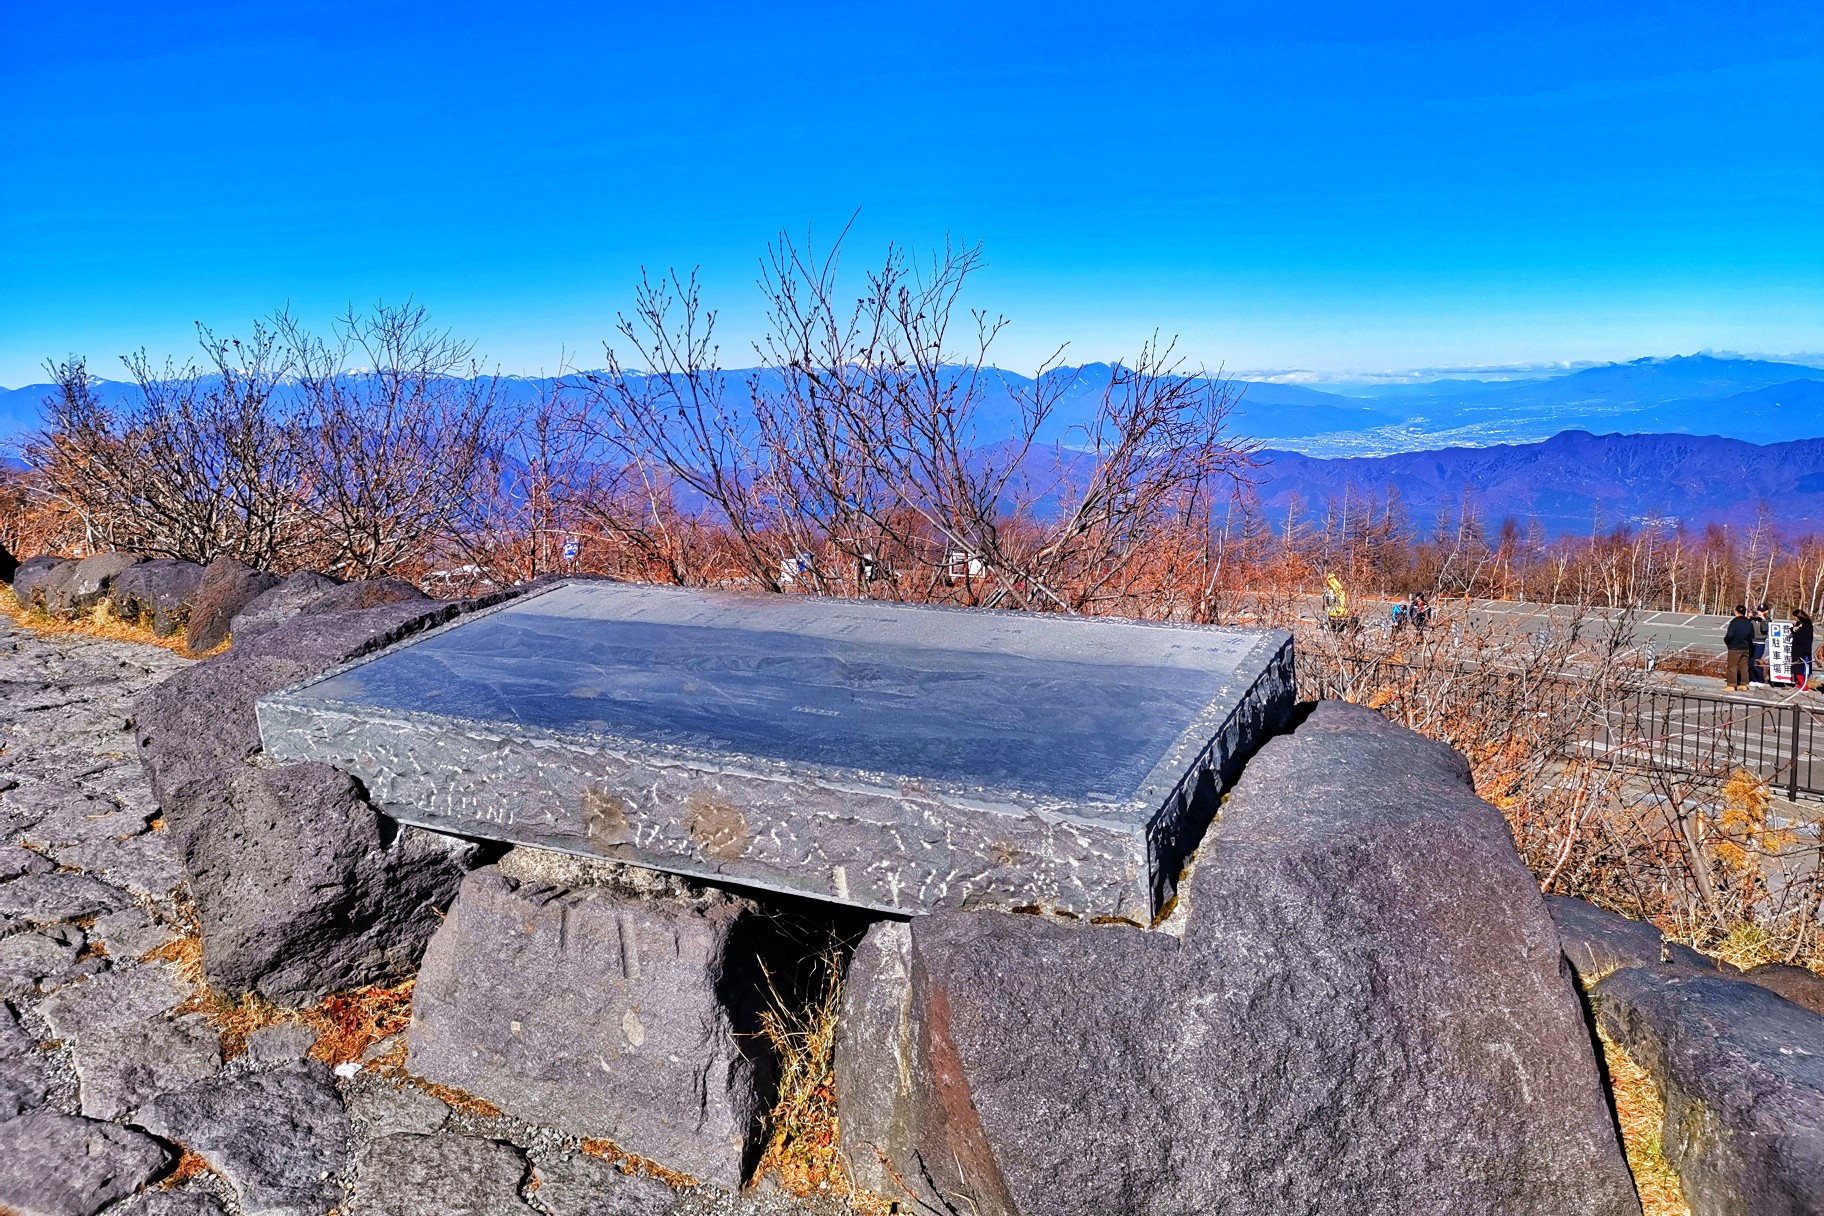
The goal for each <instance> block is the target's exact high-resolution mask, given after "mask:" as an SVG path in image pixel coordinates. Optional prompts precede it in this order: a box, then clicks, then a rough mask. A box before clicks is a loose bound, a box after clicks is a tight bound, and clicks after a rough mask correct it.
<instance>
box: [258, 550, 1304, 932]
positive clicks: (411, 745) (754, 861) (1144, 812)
mask: <svg viewBox="0 0 1824 1216" xmlns="http://www.w3.org/2000/svg"><path fill="white" fill-rule="evenodd" d="M568 585H569V584H568V583H562V582H560V583H557V584H554V585H553V586H552V587H550V588H547V589H544V590H547V591H549V590H556V589H557V588H559V587H563V586H568ZM541 593H542V592H535V593H534V594H535V595H536V594H541ZM526 601H527V597H521V598H519V599H516V600H514V601H512V606H513V607H523V606H524V605H525V603H526ZM505 607H507V605H501V606H500V607H499V608H492V609H487V610H484V611H483V612H477V613H471V614H468V615H466V616H464V617H463V618H461V619H460V620H458V621H456V622H454V623H452V624H450V625H446V626H443V627H442V628H444V629H450V628H458V627H460V626H461V625H462V624H466V623H467V622H469V621H473V620H475V619H477V618H478V617H480V616H483V615H486V614H487V613H489V612H493V611H500V610H501V609H503V608H505ZM905 607H906V608H907V610H911V611H920V612H956V613H969V612H972V611H977V610H969V609H956V608H945V607H929V606H923V605H920V606H917V607H916V608H914V607H913V606H910V605H907V606H905ZM1110 626H1111V627H1144V628H1157V629H1179V628H1195V627H1193V626H1182V625H1174V624H1169V623H1158V622H1132V621H1121V622H1119V623H1116V622H1113V621H1111V622H1110ZM437 632H441V630H432V631H428V632H426V633H423V634H419V635H417V636H416V637H415V638H413V639H411V640H410V641H407V642H405V643H402V645H411V644H413V643H415V642H418V641H422V640H423V639H425V638H427V637H430V636H432V635H433V634H435V633H437ZM390 650H391V648H389V649H388V650H382V651H379V652H377V653H376V654H373V655H369V656H364V657H363V658H361V659H358V660H356V661H355V662H353V663H349V664H344V665H342V666H340V667H337V668H333V669H331V670H330V671H327V672H325V673H324V674H323V675H321V676H318V677H316V678H314V679H312V680H308V681H305V682H303V683H300V684H298V685H294V686H293V687H291V688H288V689H284V690H282V691H280V692H278V693H274V694H272V695H269V696H267V697H264V698H262V699H261V700H260V702H259V703H258V707H257V713H258V717H259V725H260V735H261V739H262V741H263V744H264V747H265V750H266V751H267V753H268V754H270V755H272V756H274V757H275V758H277V759H281V760H319V761H324V762H327V763H330V764H333V765H335V766H337V767H339V768H342V769H345V770H346V771H348V772H351V773H353V774H354V775H355V776H357V777H359V778H360V779H361V780H362V781H363V782H364V783H365V784H366V786H367V789H368V794H369V797H370V798H371V799H372V800H373V801H374V802H375V803H376V804H377V805H380V806H381V807H383V808H384V809H385V810H386V811H387V813H388V814H390V815H392V816H394V817H395V818H397V819H399V820H401V821H402V822H405V823H410V824H415V825H417V826H420V827H426V828H431V829H436V830H442V831H448V832H457V833H461V834H464V835H469V836H479V837H484V838H488V839H495V840H504V841H510V842H513V843H516V844H528V845H535V846H538V847H540V848H548V849H558V850H561V851H564V852H571V853H579V854H583V855H585V856H594V857H605V858H612V859H614V860H617V861H625V862H629V863H632V864H636V865H643V866H648V867H651V868H654V869H660V870H668V871H671V872H674V873H679V874H686V875H691V876H693V877H698V878H706V879H710V880H716V881H724V882H734V883H739V884H742V885H745V886H751V887H756V888H760V889H763V890H775V891H782V892H787V893H790V894H794V895H805V896H810V897H812V898H816V899H824V900H831V901H835V902H839V903H845V904H852V905H856V906H860V907H866V908H872V909H876V910H880V911H887V912H898V913H901V914H907V913H919V912H924V911H929V910H931V909H935V908H967V907H976V906H984V905H986V906H997V907H1020V906H1027V905H1034V906H1041V907H1046V908H1052V909H1056V910H1059V911H1064V912H1069V913H1074V914H1076V915H1079V916H1085V917H1114V918H1120V919H1124V920H1129V921H1133V922H1135V923H1139V924H1145V923H1149V922H1150V921H1151V920H1152V918H1153V916H1154V914H1155V913H1156V912H1157V911H1158V910H1159V909H1160V908H1162V907H1163V906H1164V905H1165V904H1166V903H1167V902H1169V900H1170V899H1171V897H1172V895H1173V894H1174V892H1175V889H1176V883H1177V877H1178V872H1179V870H1180V868H1181V867H1182V865H1183V862H1184V860H1185V858H1186V857H1188V856H1189V855H1190V853H1191V852H1192V850H1194V849H1195V848H1196V846H1197V843H1198V841H1199V840H1200V839H1201V838H1202V835H1203V832H1204V830H1205V829H1206V828H1207V827H1208V826H1209V823H1210V821H1211V820H1212V819H1213V818H1214V815H1215V811H1216V806H1217V802H1218V798H1219V795H1220V793H1221V792H1222V790H1223V789H1224V788H1226V787H1227V785H1228V784H1229V783H1230V782H1232V781H1233V780H1234V778H1235V776H1236V774H1237V773H1238V772H1239V771H1240V767H1241V765H1242V764H1243V763H1244V762H1245V761H1246V759H1247V758H1248V756H1249V755H1251V754H1252V753H1253V752H1254V750H1255V749H1257V748H1258V747H1259V746H1260V745H1261V744H1262V743H1264V742H1265V741H1266V739H1267V738H1268V737H1270V736H1271V735H1272V734H1274V733H1275V732H1277V731H1279V730H1281V729H1283V727H1284V725H1285V723H1286V721H1287V720H1288V717H1289V715H1290V713H1291V709H1292V704H1293V700H1294V683H1293V655H1292V640H1291V636H1290V635H1289V634H1286V633H1284V632H1280V631H1259V640H1258V641H1257V642H1256V643H1255V644H1254V645H1253V646H1252V647H1250V648H1249V650H1248V651H1247V653H1246V654H1245V656H1244V657H1243V658H1242V660H1241V661H1239V662H1238V663H1237V664H1236V668H1235V672H1236V674H1235V678H1234V679H1233V680H1232V681H1230V682H1228V683H1227V684H1225V685H1224V686H1223V687H1222V688H1221V689H1220V690H1219V692H1218V693H1217V695H1216V696H1214V697H1213V698H1211V700H1210V701H1209V702H1208V703H1207V704H1206V706H1205V707H1204V710H1203V711H1202V712H1201V713H1200V714H1199V715H1198V717H1197V718H1196V719H1195V720H1194V721H1193V722H1192V723H1191V724H1190V726H1189V727H1188V729H1186V730H1185V731H1184V732H1183V733H1182V734H1181V735H1180V736H1179V738H1178V739H1177V740H1176V742H1175V743H1173V744H1172V746H1171V747H1170V748H1169V749H1168V750H1167V751H1166V753H1165V755H1164V756H1163V758H1162V759H1161V760H1160V762H1159V763H1158V764H1157V765H1156V766H1155V767H1154V768H1153V770H1152V772H1151V773H1149V774H1148V776H1147V777H1146V779H1145V780H1144V781H1142V782H1141V784H1140V787H1139V791H1138V794H1137V795H1136V798H1135V799H1134V800H1132V801H1131V802H1128V803H1113V804H1103V803H1098V804H1095V805H1094V806H1089V805H1086V804H1082V803H1078V802H1074V801H1070V800H1067V799H1057V798H1048V797H1041V796H1035V795H1031V794H1027V793H1023V792H1017V791H1001V790H985V789H983V788H981V787H979V786H971V785H965V784H957V783H949V782H943V781H936V780H930V779H923V778H919V779H911V778H905V777H901V776H898V775H896V774H892V773H883V772H869V771H864V770H860V769H844V768H836V767H831V766H826V765H817V764H809V763H801V762H783V761H777V760H772V759H765V758H760V757H753V756H744V755H739V754H735V753H731V752H715V751H705V750H698V749H693V748H687V747H679V746H672V745H665V744H659V743H652V742H646V741H628V740H624V739H617V738H615V737H613V736H609V735H598V734H588V733H581V732H575V733H573V732H565V731H556V730H549V729H544V728H537V727H527V726H517V727H515V728H514V730H513V731H512V732H511V733H507V732H504V731H502V730H499V729H493V728H491V727H490V726H489V724H486V723H481V722H466V721H461V720H458V719H453V718H450V717H447V716H443V715H438V714H426V713H418V712H410V711H398V710H385V711H381V710H375V709H374V708H373V707H371V706H365V705H359V704H353V703H346V704H341V705H338V704H337V703H336V702H334V701H329V700H310V701H305V700H302V699H300V698H299V696H298V694H300V693H302V692H303V691H304V690H306V689H309V688H311V687H313V686H314V685H317V684H321V683H324V682H326V681H329V680H333V679H334V678H336V677H337V676H339V675H341V674H342V673H344V672H346V671H349V670H351V669H352V668H354V667H357V666H360V665H361V664H364V663H368V662H372V661H374V660H376V659H378V658H380V657H382V656H384V655H385V654H387V653H390Z"/></svg>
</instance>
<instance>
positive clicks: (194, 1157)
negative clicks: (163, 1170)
mask: <svg viewBox="0 0 1824 1216" xmlns="http://www.w3.org/2000/svg"><path fill="white" fill-rule="evenodd" d="M178 1149H179V1150H180V1151H179V1153H178V1157H177V1164H176V1165H174V1166H173V1167H172V1168H171V1172H170V1173H169V1174H166V1175H165V1176H164V1177H163V1178H160V1179H159V1180H158V1188H159V1189H160V1190H170V1189H171V1188H172V1187H178V1186H182V1185H183V1184H184V1183H186V1182H189V1181H190V1180H191V1179H192V1178H198V1177H201V1176H202V1175H204V1174H213V1173H215V1170H214V1169H213V1168H211V1167H210V1165H209V1163H208V1162H207V1161H205V1160H203V1157H202V1154H201V1153H198V1152H197V1151H196V1150H195V1149H191V1148H185V1147H184V1146H183V1145H181V1144H180V1145H179V1146H178Z"/></svg>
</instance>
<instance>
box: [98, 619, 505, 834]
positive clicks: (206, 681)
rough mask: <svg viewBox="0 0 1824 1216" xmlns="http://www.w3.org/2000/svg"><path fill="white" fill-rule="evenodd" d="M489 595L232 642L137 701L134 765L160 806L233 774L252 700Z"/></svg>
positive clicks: (251, 732)
mask: <svg viewBox="0 0 1824 1216" xmlns="http://www.w3.org/2000/svg"><path fill="white" fill-rule="evenodd" d="M494 602H497V599H480V600H468V601H463V602H461V603H436V602H430V603H424V602H417V603H392V604H386V605H382V606H380V607H377V608H368V609H361V610H355V611H345V612H335V613H328V614H324V615H320V616H310V617H294V618H291V619H289V620H286V621H284V622H283V623H281V624H279V625H276V626H274V627H272V628H271V629H268V630H266V631H265V632H263V633H259V634H257V635H256V636H254V637H252V638H249V639H245V640H240V641H237V642H236V644H235V645H234V646H233V647H232V648H231V649H230V650H229V651H228V652H227V653H225V654H220V655H217V656H216V657H214V658H212V659H209V660H208V661H206V662H202V663H197V664H195V665H193V666H191V667H187V668H185V669H184V670H182V671H179V672H178V673H177V674H175V675H173V676H172V677H171V678H170V679H168V680H166V681H165V682H164V683H162V684H159V685H157V686H156V687H154V688H152V689H150V690H148V691H147V692H146V694H145V695H144V696H142V697H141V698H140V699H139V701H138V702H137V703H136V704H135V706H134V709H133V724H134V730H135V733H136V737H137V741H138V744H139V758H140V764H141V765H142V766H143V767H144V768H145V770H146V776H147V777H148V779H150V781H151V782H152V790H153V793H154V794H156V795H157V796H158V800H159V803H160V805H163V806H166V807H167V809H169V802H170V799H171V795H172V794H174V793H175V792H176V791H177V790H178V789H179V788H180V787H181V786H183V785H186V784H188V783H189V782H191V781H196V780H199V779H201V778H205V777H209V776H212V775H216V774H221V773H225V772H229V771H232V770H233V769H235V768H238V767H239V766H240V765H241V764H242V763H244V762H245V761H246V760H247V759H248V758H249V757H251V756H253V755H255V754H256V753H258V751H259V750H260V728H259V723H258V721H257V720H256V719H255V717H254V702H255V701H257V700H258V699H259V698H261V697H263V696H265V695H266V694H267V693H269V692H276V691H278V690H279V689H281V688H285V687H287V686H288V685H291V684H296V683H297V682H299V681H300V680H306V679H309V678H310V677H312V676H315V675H321V674H322V673H323V672H325V671H327V670H328V669H329V668H331V667H334V666H336V665H337V664H339V663H346V662H348V661H349V660H351V659H355V658H358V657H360V656H361V655H363V654H367V653H368V652H370V651H373V650H378V649H379V648H381V647H383V646H387V645H390V644H391V643H393V642H395V641H398V640H399V639H401V638H404V637H409V636H410V635H411V634H413V633H416V632H418V631H419V630H422V629H428V628H431V627H433V626H436V625H441V624H443V623H444V622H445V621H448V620H450V619H451V618H453V617H454V616H456V615H457V614H459V613H461V612H466V611H472V610H474V609H476V608H480V607H485V606H487V605H488V604H490V603H494Z"/></svg>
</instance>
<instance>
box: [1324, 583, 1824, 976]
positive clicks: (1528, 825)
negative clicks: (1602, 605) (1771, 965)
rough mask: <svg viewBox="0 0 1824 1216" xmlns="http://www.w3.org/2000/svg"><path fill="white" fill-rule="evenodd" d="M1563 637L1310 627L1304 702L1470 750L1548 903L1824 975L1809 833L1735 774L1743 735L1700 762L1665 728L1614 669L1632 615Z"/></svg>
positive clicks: (1715, 736)
mask: <svg viewBox="0 0 1824 1216" xmlns="http://www.w3.org/2000/svg"><path fill="white" fill-rule="evenodd" d="M1555 620H1556V622H1557V623H1556V627H1555V628H1553V629H1551V630H1549V631H1540V630H1538V629H1536V628H1523V627H1518V626H1516V625H1514V624H1513V623H1511V622H1501V621H1489V622H1486V623H1483V624H1475V623H1474V622H1473V621H1472V620H1471V619H1470V617H1469V614H1468V613H1467V612H1460V611H1459V612H1452V613H1451V614H1450V616H1449V617H1448V618H1447V619H1446V620H1444V621H1442V622H1440V623H1438V624H1434V625H1433V627H1432V628H1431V629H1430V630H1429V631H1428V632H1425V633H1418V632H1415V631H1412V630H1407V631H1405V632H1404V633H1400V634H1391V635H1390V634H1389V633H1387V632H1384V631H1381V630H1376V629H1369V630H1354V631H1343V632H1340V633H1339V632H1335V631H1332V630H1330V629H1327V628H1323V627H1320V626H1316V625H1301V626H1300V627H1299V637H1298V644H1299V648H1300V649H1299V669H1300V680H1301V692H1302V693H1303V694H1304V695H1306V696H1313V695H1320V696H1334V697H1338V698H1340V699H1343V700H1348V701H1355V702H1358V703H1361V704H1364V705H1369V706H1372V707H1374V708H1376V709H1378V710H1380V711H1381V712H1382V713H1384V714H1386V715H1387V716H1388V717H1390V718H1392V719H1393V720H1395V721H1397V722H1400V723H1402V724H1403V725H1405V726H1408V727H1410V728H1411V729H1413V730H1415V731H1417V732H1419V733H1420V734H1424V735H1427V736H1429V737H1431V738H1435V739H1441V740H1443V741H1444V742H1447V743H1449V744H1451V745H1452V746H1453V747H1456V748H1457V749H1458V750H1460V751H1462V752H1463V754H1464V755H1465V756H1467V757H1468V759H1469V761H1470V767H1471V770H1472V773H1473V775H1474V779H1475V783H1476V789H1477V792H1478V793H1479V794H1481V795H1482V797H1484V798H1486V799H1487V800H1488V801H1489V802H1491V803H1493V804H1494V805H1495V806H1496V807H1498V808H1500V809H1501V811H1502V812H1503V813H1504V815H1505V816H1506V818H1507V821H1508V824H1509V826H1510V828H1511V829H1512V831H1513V834H1514V842H1515V844H1516V845H1517V846H1518V848H1519V850H1520V855H1521V857H1522V859H1523V860H1524V861H1525V862H1526V864H1527V865H1528V867H1529V868H1531V869H1532V871H1533V872H1534V874H1535V875H1537V876H1538V877H1539V880H1540V886H1541V889H1543V890H1545V891H1548V892H1551V891H1556V892H1559V893H1564V894H1574V895H1579V896H1583V897H1585V898H1588V899H1591V900H1593V901H1594V902H1596V903H1598V904H1601V905H1603V906H1606V907H1610V908H1614V909H1616V910H1618V911H1621V912H1624V913H1626V914H1628V915H1630V916H1635V917H1643V918H1648V919H1652V920H1655V921H1657V922H1658V923H1659V924H1660V925H1661V926H1662V927H1663V928H1665V929H1667V930H1668V931H1670V932H1673V933H1675V934H1676V935H1678V936H1679V937H1681V938H1683V939H1684V940H1687V941H1689V942H1692V943H1693V944H1696V945H1698V946H1700V947H1702V948H1704V949H1707V950H1710V951H1712V952H1713V953H1717V954H1720V955H1722V956H1723V957H1726V958H1730V959H1732V961H1737V962H1740V963H1742V964H1744V965H1751V964H1753V963H1758V962H1766V961H1773V960H1776V959H1777V960H1781V961H1789V962H1803V963H1808V964H1809V965H1812V966H1820V965H1824V941H1821V940H1820V925H1819V921H1818V914H1819V911H1820V907H1821V904H1824V867H1821V865H1820V863H1821V862H1824V856H1821V855H1820V844H1819V837H1818V833H1817V829H1816V827H1815V826H1813V827H1812V828H1810V829H1804V828H1803V827H1802V825H1799V824H1795V823H1790V822H1786V821H1785V820H1784V819H1782V817H1781V815H1780V814H1779V813H1776V811H1775V808H1774V806H1773V803H1772V799H1771V795H1770V791H1769V790H1768V789H1767V786H1766V783H1765V781H1764V780H1763V779H1762V778H1759V777H1756V776H1754V775H1752V774H1750V773H1748V772H1746V771H1744V770H1743V769H1742V768H1741V763H1742V760H1741V757H1742V756H1743V755H1745V754H1746V753H1747V750H1748V749H1750V748H1751V747H1752V745H1753V739H1752V736H1751V733H1750V731H1751V729H1752V728H1751V727H1750V726H1748V725H1746V724H1747V719H1745V718H1743V719H1739V720H1737V721H1736V722H1734V723H1733V724H1728V725H1724V726H1722V727H1720V728H1717V729H1711V728H1708V727H1705V728H1703V729H1702V731H1701V734H1700V737H1699V738H1698V740H1697V742H1698V744H1699V746H1696V747H1693V746H1690V745H1689V744H1690V739H1689V737H1688V735H1689V732H1690V731H1691V730H1692V727H1691V726H1690V725H1689V724H1688V723H1685V722H1683V721H1682V720H1679V719H1676V718H1674V719H1672V720H1671V721H1668V720H1666V719H1665V718H1664V717H1663V716H1662V715H1661V714H1660V713H1656V710H1655V706H1656V705H1661V704H1663V703H1662V702H1656V701H1654V700H1653V699H1651V698H1650V697H1648V696H1646V695H1644V693H1643V688H1644V684H1643V679H1644V677H1643V675H1642V673H1640V672H1639V671H1637V670H1636V669H1634V668H1633V667H1632V666H1631V665H1630V664H1628V663H1626V662H1621V661H1618V657H1619V656H1623V655H1625V653H1626V652H1627V651H1628V649H1629V647H1630V644H1631V631H1632V624H1631V621H1630V620H1629V618H1628V617H1627V615H1626V614H1622V615H1620V616H1609V615H1602V616H1596V615H1593V614H1590V613H1588V612H1585V611H1575V612H1571V613H1568V614H1565V615H1562V616H1560V617H1557V618H1555ZM1742 712H1743V713H1745V714H1748V715H1750V716H1752V715H1753V714H1754V713H1756V712H1760V711H1759V710H1757V709H1756V708H1755V707H1752V706H1750V707H1747V708H1745V709H1744V710H1743V711H1742ZM1765 712H1766V713H1768V714H1773V713H1779V714H1782V715H1784V714H1788V713H1790V710H1789V709H1788V708H1785V707H1779V706H1773V705H1768V706H1766V707H1765ZM1681 734H1683V735H1686V736H1687V737H1686V738H1685V739H1683V740H1682V741H1681V739H1680V735H1681ZM1788 813H1790V812H1788Z"/></svg>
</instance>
